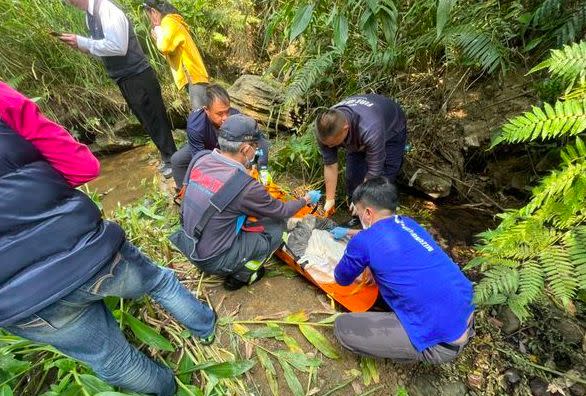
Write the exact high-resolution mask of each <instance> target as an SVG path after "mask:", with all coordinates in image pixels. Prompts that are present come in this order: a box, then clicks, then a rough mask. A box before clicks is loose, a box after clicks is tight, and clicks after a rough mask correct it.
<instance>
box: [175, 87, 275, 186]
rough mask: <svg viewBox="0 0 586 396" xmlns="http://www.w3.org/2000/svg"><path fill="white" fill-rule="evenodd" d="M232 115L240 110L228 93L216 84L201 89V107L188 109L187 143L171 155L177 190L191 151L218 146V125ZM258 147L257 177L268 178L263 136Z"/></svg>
mask: <svg viewBox="0 0 586 396" xmlns="http://www.w3.org/2000/svg"><path fill="white" fill-rule="evenodd" d="M234 114H240V112H239V111H238V110H236V109H235V108H233V107H230V96H229V95H228V92H226V90H225V89H224V88H222V87H221V86H219V85H216V84H210V85H208V86H207V87H206V88H205V99H204V106H203V108H201V109H198V110H195V111H192V112H191V113H190V114H189V117H188V118H187V139H188V143H187V144H186V145H185V146H183V147H181V148H180V149H179V150H178V151H177V152H176V153H175V154H174V155H173V157H172V158H171V165H172V167H173V178H174V179H175V185H176V187H177V189H180V188H181V186H182V184H183V179H184V178H185V173H186V172H187V167H188V166H189V163H190V162H191V158H193V156H194V155H195V154H197V153H198V152H200V151H202V150H213V149H216V148H219V145H218V133H219V128H220V126H221V125H222V123H223V122H224V121H226V119H227V118H228V117H229V116H231V115H234ZM259 148H260V150H261V155H260V157H259V159H258V166H259V168H260V170H261V175H260V176H261V180H268V178H269V177H270V175H269V174H268V170H267V165H268V155H269V146H268V143H267V141H266V139H264V138H261V139H260V140H259ZM265 184H266V182H265Z"/></svg>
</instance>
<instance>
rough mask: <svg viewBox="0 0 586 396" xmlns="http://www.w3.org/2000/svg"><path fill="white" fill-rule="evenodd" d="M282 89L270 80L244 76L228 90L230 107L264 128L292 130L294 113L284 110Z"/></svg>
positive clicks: (294, 124)
mask: <svg viewBox="0 0 586 396" xmlns="http://www.w3.org/2000/svg"><path fill="white" fill-rule="evenodd" d="M283 92H284V87H283V86H282V85H281V84H280V83H279V82H277V81H275V80H273V79H270V78H263V77H260V76H254V75H251V74H245V75H243V76H241V77H240V78H238V80H236V82H234V84H233V85H232V86H231V87H230V88H229V89H228V93H229V94H230V99H231V103H232V105H233V106H234V107H235V108H236V109H238V110H240V111H241V112H242V113H244V114H246V115H248V116H250V117H252V118H254V119H255V120H257V121H258V122H259V123H261V124H263V125H265V126H273V127H275V128H279V129H293V128H294V127H295V126H296V120H295V118H296V117H295V113H294V112H293V110H292V109H291V108H284V106H283V101H284V99H285V98H284V94H283Z"/></svg>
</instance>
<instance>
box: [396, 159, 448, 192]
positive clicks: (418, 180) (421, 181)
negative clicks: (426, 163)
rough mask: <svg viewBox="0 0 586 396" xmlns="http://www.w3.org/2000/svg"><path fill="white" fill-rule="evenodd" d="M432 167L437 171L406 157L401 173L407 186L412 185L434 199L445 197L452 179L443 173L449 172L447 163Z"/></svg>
mask: <svg viewBox="0 0 586 396" xmlns="http://www.w3.org/2000/svg"><path fill="white" fill-rule="evenodd" d="M433 167H434V168H437V171H435V172H434V170H433V169H430V168H428V167H425V168H423V167H420V166H418V165H417V163H415V162H413V161H410V160H409V158H408V157H406V158H405V161H404V163H403V175H404V176H405V179H406V182H407V184H408V185H409V187H413V188H415V189H416V190H419V191H421V192H423V193H425V194H427V195H429V196H430V197H431V198H434V199H437V198H443V197H447V196H448V195H450V192H451V190H452V180H451V178H450V177H448V176H445V175H448V174H450V173H451V169H449V165H448V164H447V163H442V164H438V165H434V166H433Z"/></svg>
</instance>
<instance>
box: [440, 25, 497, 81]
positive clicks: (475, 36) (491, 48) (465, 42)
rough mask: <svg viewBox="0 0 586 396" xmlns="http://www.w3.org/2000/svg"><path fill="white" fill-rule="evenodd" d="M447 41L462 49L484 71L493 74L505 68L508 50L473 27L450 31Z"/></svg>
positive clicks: (447, 33) (462, 27) (447, 34)
mask: <svg viewBox="0 0 586 396" xmlns="http://www.w3.org/2000/svg"><path fill="white" fill-rule="evenodd" d="M446 40H448V41H449V42H451V43H452V44H453V45H455V46H456V47H458V48H460V49H461V51H462V53H463V54H464V55H465V56H466V57H467V58H470V59H472V60H474V61H475V62H478V64H479V65H480V67H481V68H482V70H483V71H485V72H488V73H493V72H494V71H496V70H497V69H498V68H499V67H501V68H504V67H505V54H506V52H507V50H506V48H505V47H504V46H503V45H502V44H501V43H499V42H497V41H495V40H493V39H492V37H491V36H490V35H489V34H488V33H486V32H484V31H482V30H480V29H478V28H476V27H474V26H471V25H467V26H461V27H457V28H454V29H450V30H449V31H447V32H446Z"/></svg>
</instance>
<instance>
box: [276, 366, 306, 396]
mask: <svg viewBox="0 0 586 396" xmlns="http://www.w3.org/2000/svg"><path fill="white" fill-rule="evenodd" d="M279 363H280V364H281V367H283V373H284V374H285V381H287V385H288V386H289V389H291V392H293V396H303V395H305V392H304V391H303V386H301V382H299V378H297V376H296V375H295V373H294V372H293V369H292V368H291V366H290V365H289V363H287V362H286V361H285V360H283V359H281V358H279Z"/></svg>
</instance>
